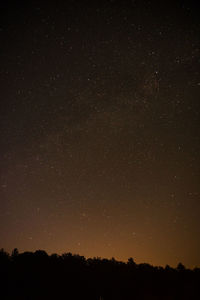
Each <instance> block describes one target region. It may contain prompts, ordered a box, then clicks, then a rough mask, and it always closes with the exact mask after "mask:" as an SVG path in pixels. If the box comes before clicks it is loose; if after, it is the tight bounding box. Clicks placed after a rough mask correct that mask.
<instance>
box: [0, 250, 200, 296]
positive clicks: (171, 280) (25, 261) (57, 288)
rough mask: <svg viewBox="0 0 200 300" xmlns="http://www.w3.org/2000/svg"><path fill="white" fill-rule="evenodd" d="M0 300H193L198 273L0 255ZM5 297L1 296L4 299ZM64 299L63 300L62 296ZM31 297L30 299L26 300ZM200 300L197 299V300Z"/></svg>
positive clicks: (71, 257) (67, 256)
mask: <svg viewBox="0 0 200 300" xmlns="http://www.w3.org/2000/svg"><path fill="white" fill-rule="evenodd" d="M0 270H1V272H0V282H1V283H2V293H1V292H0V298H1V299H20V300H27V299H30V300H34V299H39V300H40V299H41V300H43V299H48V300H49V299H77V300H78V299H87V300H88V299H89V300H99V299H100V297H101V299H103V300H112V299H113V300H124V299H125V300H131V299H136V300H137V299H150V300H151V299H165V300H166V299H169V300H170V299H174V300H176V299H177V300H179V299H180V300H183V299H187V300H188V299H189V300H191V299H198V297H197V298H195V294H197V293H198V295H199V296H200V293H199V283H200V269H199V268H195V269H194V270H189V269H186V268H185V267H184V265H183V264H181V263H179V264H178V266H177V268H172V267H170V266H169V265H166V267H165V268H163V267H159V266H152V265H150V264H148V263H141V264H136V263H135V261H134V259H133V258H132V257H130V258H129V259H128V261H127V262H121V261H117V260H116V259H114V258H111V259H106V258H101V257H94V258H88V259H86V258H85V257H84V256H81V255H78V254H72V253H70V252H68V253H63V254H62V255H58V254H56V253H54V254H51V255H48V254H47V253H46V251H44V250H37V251H35V252H29V251H26V252H23V253H19V251H18V249H17V248H15V249H14V250H13V251H12V254H11V255H10V254H9V253H7V252H6V251H5V250H4V249H1V250H0ZM4 292H5V296H2V295H4V294H3V293H4ZM63 294H64V295H65V297H64V298H63V296H62V295H63ZM27 295H30V298H27ZM199 299H200V297H199Z"/></svg>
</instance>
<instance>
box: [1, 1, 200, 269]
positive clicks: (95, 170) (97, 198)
mask: <svg viewBox="0 0 200 300" xmlns="http://www.w3.org/2000/svg"><path fill="white" fill-rule="evenodd" d="M5 2H6V1H5ZM26 2H27V3H26V4H24V3H23V1H16V2H14V1H13V2H12V4H11V2H9V1H7V3H4V4H0V6H1V7H0V11H1V12H0V14H1V17H0V87H1V92H0V176H1V178H0V180H1V182H0V247H3V248H4V249H5V250H6V251H9V252H10V251H11V250H12V249H13V248H15V247H17V248H18V249H19V251H20V252H21V251H35V250H37V249H44V250H46V251H47V252H48V253H55V252H56V253H58V254H61V253H64V252H72V253H78V254H80V255H85V256H86V257H94V256H100V257H107V258H111V257H115V258H116V259H119V260H123V261H127V259H128V258H129V257H133V258H134V260H135V261H136V262H137V263H141V262H147V263H150V264H153V265H163V266H165V265H166V264H169V265H171V266H176V265H177V263H179V262H182V263H183V264H184V265H186V266H188V267H195V266H200V256H199V253H200V126H199V113H200V21H199V17H198V14H199V13H200V10H199V7H198V6H197V5H195V3H196V2H195V1H141V0H140V1H139V0H138V1H137V0H136V1H114V0H113V1H104V0H103V1H75V0H74V1H72V0H71V1H55V2H54V4H52V3H53V1H49V3H48V4H47V3H44V2H43V1H41V3H40V2H39V1H38V2H37V1H33V2H31V1H26ZM159 2H160V3H159Z"/></svg>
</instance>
